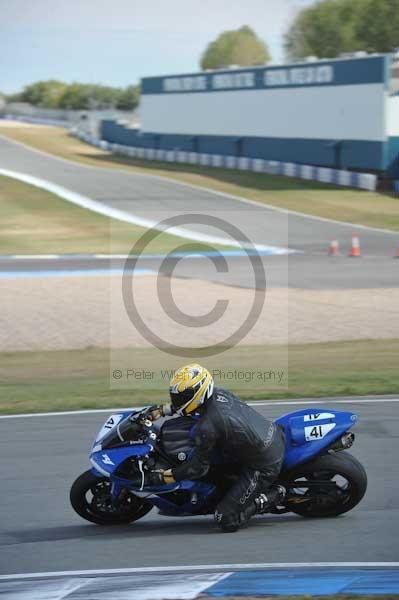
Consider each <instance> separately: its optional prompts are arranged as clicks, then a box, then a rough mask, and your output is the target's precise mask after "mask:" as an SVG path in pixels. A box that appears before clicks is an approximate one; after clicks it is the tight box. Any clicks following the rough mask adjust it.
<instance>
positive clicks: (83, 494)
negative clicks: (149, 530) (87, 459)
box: [69, 471, 152, 525]
mask: <svg viewBox="0 0 399 600" xmlns="http://www.w3.org/2000/svg"><path fill="white" fill-rule="evenodd" d="M69 498H70V501H71V505H72V508H73V509H74V510H75V512H77V514H78V515H79V516H80V517H82V518H83V519H86V521H90V522H91V523H96V524H97V525H123V524H127V523H132V522H133V521H137V520H138V519H141V517H144V515H146V514H147V513H148V512H150V510H151V509H152V504H150V503H149V502H146V501H145V500H143V499H141V498H138V497H137V496H134V495H133V494H131V493H129V494H128V495H127V496H126V498H125V499H124V501H123V502H120V503H119V506H114V505H113V504H112V501H111V482H110V481H109V479H107V478H106V477H97V476H96V475H94V473H92V471H85V472H84V473H82V475H80V476H79V477H78V478H77V479H76V480H75V481H74V483H73V484H72V487H71V491H70V495H69Z"/></svg>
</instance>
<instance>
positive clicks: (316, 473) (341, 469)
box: [280, 451, 367, 518]
mask: <svg viewBox="0 0 399 600" xmlns="http://www.w3.org/2000/svg"><path fill="white" fill-rule="evenodd" d="M337 476H339V477H341V478H342V479H344V480H346V482H347V484H346V488H345V487H344V488H343V489H342V491H339V492H338V494H336V498H335V502H334V496H333V495H332V494H331V492H330V493H329V491H328V488H327V487H326V488H325V489H324V490H323V486H320V487H319V489H312V488H309V489H308V491H307V492H306V493H305V494H304V495H303V499H302V500H303V501H301V498H300V496H298V497H296V498H295V496H294V497H292V496H291V501H290V492H289V490H288V502H287V505H286V506H287V508H289V510H290V511H292V512H293V513H296V514H298V515H301V516H303V517H310V518H322V517H337V516H338V515H342V514H344V513H346V512H348V511H350V510H352V509H353V508H354V507H355V506H356V505H357V504H359V502H360V501H361V500H362V498H363V496H364V494H365V493H366V489H367V474H366V471H365V470H364V467H363V465H362V464H361V463H360V462H359V461H358V460H357V459H356V458H355V457H354V456H352V455H351V454H349V452H345V451H342V452H339V453H336V454H324V455H322V456H318V457H317V458H316V459H315V460H312V461H310V462H307V463H304V464H303V465H300V466H299V467H297V468H295V469H293V470H292V471H290V472H287V473H285V474H284V477H283V478H281V480H280V482H281V483H282V484H283V485H286V484H287V483H288V482H291V483H292V482H293V481H297V482H298V484H299V483H300V481H301V480H302V481H303V480H304V479H305V480H306V479H308V480H309V482H311V481H312V479H316V480H318V479H321V480H322V479H323V477H324V478H325V479H326V481H328V480H329V481H331V480H332V479H333V477H337ZM298 488H300V486H299V485H298ZM291 489H295V486H291ZM329 496H330V497H329Z"/></svg>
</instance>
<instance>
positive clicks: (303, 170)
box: [70, 128, 377, 192]
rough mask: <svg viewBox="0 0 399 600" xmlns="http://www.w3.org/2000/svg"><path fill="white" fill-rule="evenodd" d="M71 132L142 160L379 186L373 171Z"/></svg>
mask: <svg viewBox="0 0 399 600" xmlns="http://www.w3.org/2000/svg"><path fill="white" fill-rule="evenodd" d="M70 132H71V134H72V135H74V136H75V137H77V138H79V139H80V140H83V141H85V142H87V143H88V144H92V145H93V146H97V147H99V148H102V149H103V150H108V151H109V152H112V153H113V154H119V155H121V156H129V157H131V158H140V159H143V160H158V161H165V162H175V163H186V164H191V165H200V166H207V167H216V168H224V169H238V170H240V171H253V172H255V173H268V174H270V175H284V176H286V177H296V178H298V179H306V180H309V181H319V182H321V183H327V184H332V185H338V186H344V187H353V188H358V189H362V190H367V191H370V192H373V191H375V190H376V188H377V175H373V174H371V173H355V172H352V171H344V170H337V169H327V168H325V167H315V166H312V165H301V164H297V163H286V162H279V161H275V160H265V159H263V158H250V157H248V156H240V157H237V156H224V155H221V154H203V153H200V152H186V151H181V150H161V149H156V148H139V147H133V146H123V145H121V144H112V143H110V142H106V141H104V140H99V139H96V138H93V137H92V136H90V135H88V134H87V133H84V132H82V131H79V130H77V129H76V128H73V129H71V130H70Z"/></svg>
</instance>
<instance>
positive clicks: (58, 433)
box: [0, 398, 399, 574]
mask: <svg viewBox="0 0 399 600" xmlns="http://www.w3.org/2000/svg"><path fill="white" fill-rule="evenodd" d="M327 402H328V401H326V400H325V401H323V400H320V402H319V405H320V406H323V404H325V405H326V404H327ZM349 402H351V400H349ZM355 402H356V401H355ZM397 402H398V401H397ZM397 402H394V401H392V400H391V401H390V402H388V401H386V400H384V399H382V398H380V399H377V398H376V399H375V402H374V401H373V400H369V402H368V403H353V404H351V403H345V404H343V405H342V404H341V409H342V410H353V411H354V412H356V413H357V414H358V415H359V418H360V422H359V425H358V427H357V433H358V436H357V439H356V442H355V445H354V447H353V449H352V452H353V454H354V455H356V457H357V458H358V459H359V460H360V461H361V462H362V463H363V464H364V466H365V467H366V470H367V472H368V476H369V488H368V492H367V494H366V496H365V498H364V500H363V501H362V502H361V504H360V505H359V506H358V507H357V508H355V509H354V510H353V511H352V512H350V513H348V514H347V515H345V516H342V517H339V518H337V519H326V520H305V519H303V518H301V517H297V516H295V515H281V516H270V517H267V516H266V517H261V518H257V519H254V520H253V521H252V522H251V524H250V526H249V527H248V528H247V529H244V530H242V531H239V532H238V533H236V534H231V535H223V534H220V533H219V532H217V531H216V530H215V529H214V526H213V522H212V518H211V517H197V518H184V519H175V518H170V517H161V516H159V515H157V512H156V511H155V509H154V510H153V511H152V512H151V513H150V514H149V515H147V517H145V518H144V519H143V520H142V521H139V522H137V523H135V524H132V525H130V526H127V527H116V528H113V527H112V528H103V527H98V526H95V525H91V524H89V523H86V522H85V521H83V520H82V519H80V517H78V516H77V515H76V514H75V513H74V512H73V511H72V508H71V507H70V506H69V501H68V494H69V488H70V485H71V483H72V481H73V480H74V478H75V477H76V476H78V475H79V474H80V473H81V472H82V471H84V470H86V469H87V468H88V467H89V462H88V449H89V446H90V442H91V440H92V438H93V436H94V434H95V433H96V431H97V430H98V429H99V427H100V425H101V424H102V422H103V421H104V420H105V418H106V415H105V414H97V413H94V414H79V415H64V416H61V415H59V416H36V417H32V418H11V419H8V418H7V419H1V420H0V448H1V453H0V468H1V473H2V493H1V495H0V514H1V534H0V546H1V549H0V557H1V558H0V571H1V573H3V574H6V573H28V572H43V571H63V570H81V569H103V568H104V569H106V568H123V567H145V566H165V565H179V566H181V565H200V564H205V565H212V564H222V563H261V562H312V561H315V562H324V561H326V562H330V561H331V562H334V561H339V562H345V561H397V560H398V559H399V544H398V539H399V498H398V484H397V482H398V479H399V465H398V460H397V444H398V437H399V433H398V431H399V417H398V403H397ZM316 406H317V405H316ZM327 406H328V407H329V408H333V407H334V408H339V407H340V404H339V402H338V401H330V402H328V404H327ZM300 408H302V407H301V406H300V405H299V404H296V403H294V404H293V406H292V407H290V406H280V405H275V406H270V405H267V406H260V405H259V408H258V410H260V411H261V412H262V413H263V414H265V415H268V416H270V417H275V416H277V415H279V414H282V413H284V412H289V411H291V410H298V409H300Z"/></svg>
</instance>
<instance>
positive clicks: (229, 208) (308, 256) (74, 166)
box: [0, 136, 399, 289]
mask: <svg viewBox="0 0 399 600" xmlns="http://www.w3.org/2000/svg"><path fill="white" fill-rule="evenodd" d="M0 156H1V159H0V167H1V168H5V169H9V170H13V171H17V172H19V173H24V174H28V175H33V176H35V177H39V178H41V179H45V180H47V181H50V182H52V183H55V184H58V185H61V186H63V187H65V188H67V189H69V190H72V191H74V192H78V193H79V194H83V195H85V196H87V197H89V198H91V199H93V200H96V201H98V202H100V203H102V204H104V205H106V206H108V207H112V208H117V209H121V210H123V211H125V212H127V213H129V214H132V215H135V216H139V217H143V218H146V219H151V220H153V221H155V222H159V221H160V220H162V219H165V218H167V217H171V216H174V215H178V214H179V215H186V216H187V223H186V224H185V225H184V227H185V228H186V229H190V230H193V231H200V232H206V233H212V234H213V235H218V236H221V235H224V234H223V233H222V234H221V233H220V231H215V230H214V228H211V227H210V226H209V227H205V226H201V225H195V224H190V214H192V213H193V212H194V213H197V212H198V213H202V214H207V215H212V216H215V217H218V218H222V219H224V220H225V221H227V222H228V223H231V224H233V225H235V226H236V227H239V228H240V229H241V231H242V232H243V233H244V234H245V235H247V236H248V237H249V238H250V239H251V240H252V241H253V242H254V243H258V244H266V245H273V246H280V247H289V248H290V249H294V250H298V251H300V253H298V254H292V255H289V256H288V257H287V256H271V257H263V259H262V260H263V263H264V265H265V266H266V274H267V278H268V284H269V285H276V286H279V285H286V284H287V282H288V284H289V285H290V286H292V287H302V288H329V289H334V288H346V287H352V288H353V287H392V286H396V285H398V284H399V276H398V269H399V260H394V259H393V255H394V254H395V250H396V246H397V243H398V234H397V233H392V232H385V231H378V230H371V229H359V230H358V231H357V233H358V234H359V235H360V241H361V245H362V251H363V257H362V258H361V259H349V258H348V257H347V254H348V252H349V246H350V239H351V234H352V231H353V230H354V227H353V226H352V225H349V224H345V223H337V222H333V221H323V220H316V219H314V218H311V217H306V216H301V215H297V214H292V213H290V214H287V213H285V212H282V211H278V210H274V209H272V208H268V207H265V206H262V205H260V204H257V205H255V204H246V203H244V202H240V201H238V200H237V199H233V198H230V197H227V196H223V195H220V194H217V195H215V194H214V193H212V192H211V191H206V190H202V189H199V188H194V187H190V186H186V185H181V184H179V183H176V182H174V181H171V180H168V179H162V178H159V177H154V176H151V175H147V174H145V175H141V174H135V173H129V172H127V171H122V170H121V171H116V170H111V169H107V168H97V167H89V166H85V165H80V164H78V163H72V162H69V161H64V160H61V159H58V158H54V157H51V156H49V155H46V154H43V153H39V152H36V151H33V150H31V149H29V148H27V147H26V146H22V145H21V144H18V143H16V142H13V141H10V140H8V139H6V138H4V137H1V136H0ZM365 193H366V192H365ZM355 229H356V228H355ZM224 237H226V236H225V235H224ZM332 239H338V240H339V241H340V243H341V248H342V256H341V257H337V258H331V257H328V256H327V249H328V245H329V243H330V240H332ZM77 262H78V266H79V268H84V269H92V268H102V265H104V264H105V265H106V261H105V262H104V259H96V258H92V259H89V258H83V259H73V258H70V259H67V260H63V261H62V268H63V269H65V268H66V269H74V268H77V266H76V264H77ZM231 262H234V267H233V268H232V269H229V271H230V272H229V274H228V275H226V274H223V273H222V274H216V273H215V267H214V265H212V264H210V262H209V260H206V259H205V260H203V261H202V262H201V261H199V260H196V262H195V266H194V268H193V263H192V260H191V261H190V259H186V260H185V261H183V263H182V264H181V267H180V269H181V274H182V276H186V275H187V276H190V277H193V276H194V277H203V278H207V279H211V280H216V279H217V280H219V281H224V282H226V283H229V284H231V285H242V286H252V285H253V283H252V279H251V278H250V277H249V276H248V263H247V261H246V260H245V259H240V258H237V259H234V261H231ZM42 268H52V267H51V266H50V265H49V262H48V261H39V262H38V263H34V262H33V261H29V262H28V263H27V262H26V261H23V260H22V261H21V260H14V261H13V262H12V264H10V262H9V261H2V260H0V270H2V271H3V270H6V271H9V270H12V269H13V270H14V269H15V270H28V271H29V270H35V269H36V270H40V269H42ZM57 268H61V267H60V265H57ZM149 268H151V267H150V266H149ZM287 280H288V281H287Z"/></svg>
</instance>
